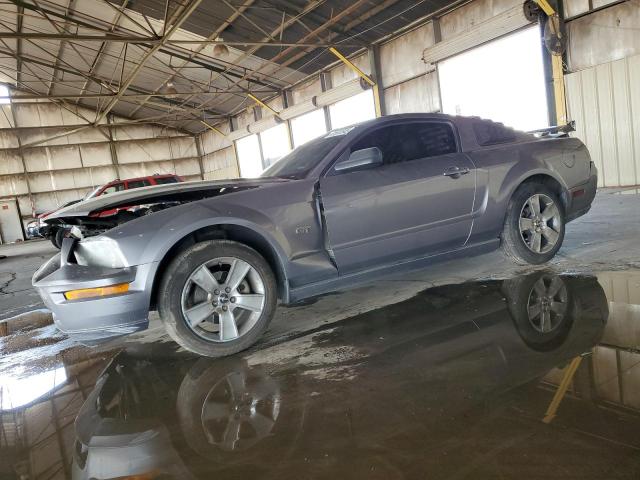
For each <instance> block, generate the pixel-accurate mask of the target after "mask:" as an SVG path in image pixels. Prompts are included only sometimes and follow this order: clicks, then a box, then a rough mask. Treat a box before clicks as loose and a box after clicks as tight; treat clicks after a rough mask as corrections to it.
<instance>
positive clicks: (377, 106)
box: [373, 84, 382, 117]
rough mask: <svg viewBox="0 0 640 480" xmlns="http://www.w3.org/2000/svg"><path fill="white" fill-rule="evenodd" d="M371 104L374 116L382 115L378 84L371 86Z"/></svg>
mask: <svg viewBox="0 0 640 480" xmlns="http://www.w3.org/2000/svg"><path fill="white" fill-rule="evenodd" d="M373 106H374V108H375V111H376V117H381V116H382V105H381V104H380V89H379V88H378V84H375V85H374V86H373Z"/></svg>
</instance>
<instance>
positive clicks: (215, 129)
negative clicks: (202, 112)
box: [200, 120, 226, 137]
mask: <svg viewBox="0 0 640 480" xmlns="http://www.w3.org/2000/svg"><path fill="white" fill-rule="evenodd" d="M200 123H201V124H203V125H204V126H205V127H207V128H208V129H209V130H213V131H214V132H216V133H219V134H220V135H222V136H223V137H226V135H225V134H224V133H222V130H220V129H218V128H216V127H214V126H213V125H210V124H208V123H207V122H205V121H204V120H200Z"/></svg>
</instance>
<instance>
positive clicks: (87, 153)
mask: <svg viewBox="0 0 640 480" xmlns="http://www.w3.org/2000/svg"><path fill="white" fill-rule="evenodd" d="M79 149H80V157H81V158H82V165H84V166H85V167H97V166H100V165H111V164H112V159H111V148H110V147H109V144H107V143H92V144H89V145H80V146H79Z"/></svg>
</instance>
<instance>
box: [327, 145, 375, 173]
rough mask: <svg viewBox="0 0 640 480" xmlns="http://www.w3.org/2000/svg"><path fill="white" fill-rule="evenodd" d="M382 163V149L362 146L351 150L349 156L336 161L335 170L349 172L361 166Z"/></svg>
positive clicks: (372, 165)
mask: <svg viewBox="0 0 640 480" xmlns="http://www.w3.org/2000/svg"><path fill="white" fill-rule="evenodd" d="M377 165H382V151H381V150H380V149H379V148H378V147H371V148H363V149H362V150H356V151H355V152H351V155H349V158H347V159H346V160H342V161H340V162H338V163H336V166H335V167H334V170H335V171H336V172H350V171H352V170H357V169H360V168H363V167H374V166H377Z"/></svg>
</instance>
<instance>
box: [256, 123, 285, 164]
mask: <svg viewBox="0 0 640 480" xmlns="http://www.w3.org/2000/svg"><path fill="white" fill-rule="evenodd" d="M260 141H261V142H262V155H263V156H264V162H263V163H264V166H265V167H269V166H270V165H273V164H274V163H276V162H277V161H278V160H280V159H281V158H282V157H284V156H285V155H286V154H287V153H289V152H290V151H291V147H290V146H289V132H287V126H286V125H285V124H284V123H281V124H280V125H276V126H275V127H271V128H269V129H268V130H265V131H264V132H261V133H260Z"/></svg>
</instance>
